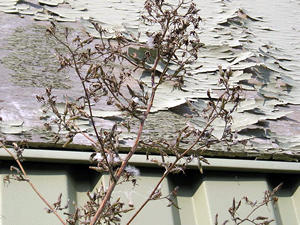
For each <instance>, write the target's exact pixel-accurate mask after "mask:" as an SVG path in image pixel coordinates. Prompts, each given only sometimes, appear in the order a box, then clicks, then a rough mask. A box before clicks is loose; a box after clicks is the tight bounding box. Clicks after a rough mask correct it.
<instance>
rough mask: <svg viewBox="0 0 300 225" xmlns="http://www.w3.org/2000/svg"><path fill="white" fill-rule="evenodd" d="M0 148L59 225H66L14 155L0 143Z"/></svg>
mask: <svg viewBox="0 0 300 225" xmlns="http://www.w3.org/2000/svg"><path fill="white" fill-rule="evenodd" d="M0 147H1V148H3V149H4V150H5V151H6V152H7V153H8V154H9V155H10V156H11V157H12V158H13V159H14V160H15V161H16V162H17V164H18V166H19V168H20V170H21V172H22V174H23V175H24V177H25V181H26V182H27V183H28V184H29V185H30V187H31V188H32V190H33V191H34V192H35V193H36V194H37V195H38V196H39V198H40V199H41V200H42V201H43V202H44V203H45V204H46V205H47V207H48V208H49V209H50V211H51V212H53V213H54V214H55V216H56V217H57V218H58V219H59V221H60V222H61V224H63V225H67V223H66V222H65V221H64V220H63V219H62V218H61V216H60V215H58V213H57V211H56V210H55V209H54V208H53V207H52V206H51V205H50V203H49V202H48V201H47V200H46V199H45V198H44V197H43V195H42V194H41V193H40V192H39V191H38V189H37V188H36V187H35V186H34V184H33V183H32V182H31V181H30V179H29V177H28V176H27V173H26V171H25V169H24V167H23V166H22V163H21V162H20V160H19V159H18V158H17V157H16V156H15V155H14V154H12V153H11V152H10V151H9V150H8V149H7V148H6V147H5V145H4V144H3V143H2V142H0Z"/></svg>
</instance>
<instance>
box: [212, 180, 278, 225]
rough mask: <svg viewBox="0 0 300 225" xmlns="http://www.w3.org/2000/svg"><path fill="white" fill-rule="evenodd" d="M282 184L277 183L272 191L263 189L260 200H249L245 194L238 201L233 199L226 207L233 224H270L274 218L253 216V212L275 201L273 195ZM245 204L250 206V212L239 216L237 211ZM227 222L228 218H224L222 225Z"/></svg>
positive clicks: (216, 221)
mask: <svg viewBox="0 0 300 225" xmlns="http://www.w3.org/2000/svg"><path fill="white" fill-rule="evenodd" d="M281 186H282V183H281V184H279V185H278V186H277V187H275V188H274V189H273V190H272V191H269V190H267V191H265V193H264V197H263V200H261V201H259V202H258V201H251V200H250V199H249V198H248V197H247V196H245V197H243V198H242V199H241V200H239V201H238V202H236V201H235V199H233V201H232V206H231V207H230V208H229V209H228V212H229V214H230V216H231V221H233V222H234V224H235V225H240V224H243V223H248V224H249V223H250V224H254V225H268V224H271V223H272V222H273V221H274V219H270V218H268V217H266V216H254V215H253V214H254V213H255V212H256V211H257V210H258V209H259V208H261V207H263V206H267V205H268V204H270V202H271V203H276V202H277V200H278V198H277V197H276V196H275V194H276V192H277V191H278V190H279V189H280V187H281ZM243 202H244V204H246V205H248V206H250V207H251V210H250V212H249V213H248V214H247V215H246V216H244V217H241V216H240V215H239V213H238V210H239V209H240V207H241V205H242V204H243ZM228 222H229V220H226V221H224V222H223V223H222V225H225V224H227V223H228ZM218 224H219V223H218V214H217V215H216V217H215V225H218Z"/></svg>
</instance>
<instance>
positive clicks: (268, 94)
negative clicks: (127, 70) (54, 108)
mask: <svg viewBox="0 0 300 225" xmlns="http://www.w3.org/2000/svg"><path fill="white" fill-rule="evenodd" d="M198 7H199V8H200V9H201V11H200V15H201V17H202V19H203V21H202V24H201V27H202V30H201V32H200V37H201V41H202V42H203V43H204V44H205V46H204V47H203V49H202V51H201V52H200V53H199V60H198V62H197V63H196V64H195V65H193V76H187V77H186V78H185V82H184V87H183V90H184V91H179V90H174V89H172V88H170V87H169V86H168V84H165V85H163V86H161V87H160V89H159V90H158V94H157V96H158V98H157V101H156V102H155V104H154V109H153V113H152V114H151V116H150V120H149V122H148V123H147V126H146V130H145V135H154V136H160V135H162V134H164V135H166V137H169V136H170V135H171V133H172V132H171V131H175V130H176V129H175V127H176V128H180V126H183V125H184V124H185V122H187V121H186V119H184V117H183V111H184V107H185V105H184V103H185V102H186V101H187V99H189V100H193V104H194V105H195V106H196V107H198V108H201V107H203V106H204V104H205V100H206V91H207V89H211V90H212V92H215V93H218V91H220V87H219V86H218V85H217V83H218V76H217V71H218V65H221V66H222V67H223V68H227V67H231V69H232V70H233V77H232V80H231V82H232V83H233V84H239V85H241V86H242V88H243V89H244V90H245V91H244V94H243V96H242V97H243V101H242V102H241V104H240V107H239V108H238V111H237V112H235V113H234V123H233V128H234V129H235V130H236V131H237V132H238V139H240V140H248V142H247V145H245V146H239V145H238V146H235V147H234V148H233V149H232V150H231V151H230V152H228V151H227V150H226V149H223V148H222V147H220V148H218V149H215V150H213V151H211V152H212V153H207V154H211V155H226V154H227V155H228V156H230V157H232V156H243V157H252V156H254V157H258V158H266V159H271V158H273V159H282V160H295V159H299V158H300V128H299V127H300V126H299V125H300V124H299V123H300V113H299V112H300V89H299V87H300V83H299V82H300V72H299V71H300V47H299V46H300V3H299V2H298V1H288V0H282V1H280V2H273V1H259V0H255V1H242V0H237V1H217V0H215V1H206V0H204V1H201V3H198ZM0 11H1V12H2V13H0V28H1V30H2V33H3V34H2V35H1V37H0V43H1V46H2V47H0V62H1V64H0V72H1V76H2V80H3V81H2V83H1V84H0V88H1V89H0V94H1V95H0V116H1V118H2V121H1V122H0V135H1V136H2V137H4V136H5V137H6V138H7V139H9V140H20V139H23V138H26V139H28V140H29V141H31V142H33V143H51V140H52V139H51V138H52V136H51V135H52V134H51V133H49V132H48V131H46V130H45V129H44V128H43V123H44V122H45V121H43V119H42V120H40V117H41V116H42V117H43V114H42V113H41V110H40V105H39V104H38V103H37V102H36V101H35V99H34V95H35V94H40V93H42V92H43V88H44V87H45V86H47V83H51V84H53V86H55V87H56V88H57V90H55V91H56V92H57V94H59V95H61V94H62V95H63V94H65V93H67V92H68V93H69V95H74V96H76V94H78V93H77V90H78V89H79V88H80V87H79V86H78V84H77V83H76V80H75V79H76V78H75V77H74V76H73V75H72V73H67V74H63V73H62V74H56V76H53V73H54V70H55V68H54V67H53V66H54V65H55V64H51V65H49V64H47V61H49V60H50V61H51V62H52V61H53V60H54V58H53V54H52V53H51V44H50V45H48V44H45V43H46V42H45V41H44V40H42V39H43V27H46V26H47V24H48V22H47V21H48V20H50V19H56V20H57V21H60V22H65V23H62V24H63V25H67V26H71V27H75V28H76V29H78V28H80V29H81V30H86V31H88V32H90V33H91V34H95V31H94V30H93V29H92V26H91V25H90V24H89V22H88V19H93V20H94V21H97V22H99V23H100V24H101V25H102V26H104V27H105V28H106V29H108V31H109V36H113V35H114V31H115V30H119V31H122V32H124V35H128V37H129V36H130V35H129V34H130V33H132V34H137V33H138V32H142V33H143V32H145V31H148V30H149V28H148V27H145V26H144V25H143V24H141V22H140V19H139V15H140V13H141V12H142V11H143V1H130V0H125V1H118V0H111V1H108V0H106V1H104V0H102V1H97V2H96V1H95V2H91V1H88V0H78V1H77V0H66V1H63V0H40V1H34V0H29V1H16V0H0ZM10 20H13V21H14V24H15V25H12V24H11V23H9V21H10ZM66 22H67V23H66ZM151 29H155V28H153V27H151ZM26 35H28V37H29V38H27V39H25V38H24V37H26ZM140 41H141V42H144V41H146V37H145V36H143V35H142V36H141V39H140ZM34 44H35V45H36V46H34ZM41 47H43V48H44V49H42V48H41ZM39 49H41V50H40V51H39ZM34 52H36V54H34ZM30 57H31V58H30ZM47 57H48V58H47ZM36 62H40V64H38V63H36ZM24 72H26V74H25V75H24ZM65 77H66V78H67V79H64V78H65ZM44 78H45V79H44ZM143 79H144V81H145V82H146V83H147V81H148V80H147V77H144V78H143ZM66 88H68V89H66ZM102 103H103V104H102ZM61 104H62V105H63V99H61ZM104 105H105V104H104V102H100V103H99V105H97V106H95V110H96V112H97V113H98V119H97V126H99V127H104V128H109V127H111V126H112V124H113V123H114V120H115V119H116V118H117V119H120V117H121V116H122V115H120V114H119V112H118V111H116V109H114V108H112V107H108V106H104ZM108 115H115V116H114V117H109V118H108ZM78 123H79V125H80V126H81V128H82V129H84V130H86V131H87V132H88V131H89V130H90V124H89V121H86V120H82V121H79V122H78ZM192 123H194V124H195V125H197V124H198V125H199V124H201V120H193V121H192ZM174 124H176V126H174ZM214 126H215V130H216V132H217V131H218V130H220V129H221V123H218V122H216V123H215V124H214ZM133 137H134V132H132V133H124V134H123V135H122V136H121V138H123V143H124V145H125V146H126V145H129V144H130V143H131V141H132V139H133ZM75 143H77V144H82V145H86V144H87V143H86V142H85V141H84V139H83V138H80V137H79V138H78V139H76V140H75Z"/></svg>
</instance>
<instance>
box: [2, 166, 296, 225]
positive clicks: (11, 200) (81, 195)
mask: <svg viewBox="0 0 300 225" xmlns="http://www.w3.org/2000/svg"><path fill="white" fill-rule="evenodd" d="M25 166H26V168H27V171H28V173H29V175H30V177H31V180H32V182H33V183H34V184H35V185H36V186H37V187H38V189H39V190H40V192H41V193H42V194H43V195H44V196H45V197H46V198H47V199H48V200H49V201H50V202H52V203H53V202H55V201H56V200H57V198H58V195H59V194H60V193H62V194H63V202H66V201H67V199H71V200H72V201H73V200H74V201H75V202H76V204H78V205H82V204H83V203H84V201H85V200H86V194H85V193H86V192H87V191H88V190H90V191H92V190H93V189H94V188H95V187H97V186H98V185H97V184H98V183H99V182H100V181H101V182H104V184H106V183H107V177H106V176H102V177H101V176H100V175H98V174H97V173H95V172H93V171H91V170H89V169H88V167H87V166H73V165H69V166H62V165H60V164H45V163H44V164H40V163H35V164H25ZM8 167H9V164H7V163H2V168H1V170H0V173H1V175H0V177H1V188H0V191H1V193H0V201H1V204H0V224H1V225H18V224H31V225H41V224H42V225H54V224H59V222H58V221H57V219H56V218H55V217H54V215H51V214H47V213H46V210H45V206H44V205H43V203H42V202H41V201H40V200H39V199H38V197H37V196H36V195H35V194H34V193H33V192H32V191H31V189H30V187H29V186H28V184H26V183H25V182H16V181H12V182H11V183H10V184H6V183H4V182H3V178H4V176H5V175H7V174H8V173H9V170H8ZM140 171H141V176H139V177H138V185H136V186H135V187H134V188H133V187H132V184H131V183H123V184H122V185H120V186H119V187H118V188H117V189H116V192H115V193H117V195H120V196H121V199H122V200H124V201H125V202H126V203H128V202H131V201H132V202H133V203H134V205H135V207H138V206H139V205H140V204H141V203H142V202H143V201H144V200H145V199H146V196H147V195H148V194H149V193H150V191H151V190H152V188H153V186H154V185H155V184H156V183H157V181H158V180H159V178H160V176H161V174H162V172H163V171H162V170H160V169H150V168H140ZM282 181H283V182H284V186H283V187H282V189H281V190H280V191H279V192H278V194H277V196H278V201H277V203H276V204H274V205H272V204H269V205H268V206H264V207H262V208H260V209H259V210H258V211H257V212H256V213H255V214H254V216H258V215H259V216H267V217H270V218H274V219H275V220H276V222H273V223H272V224H274V225H275V224H276V225H284V224H288V225H297V224H300V214H299V212H300V210H299V209H300V187H299V184H300V179H299V175H291V176H290V175H285V176H279V175H272V176H269V175H266V174H254V173H236V172H230V173H225V172H221V171H220V172H218V171H214V172H205V174H204V175H201V174H200V173H199V172H198V171H197V170H190V171H187V173H186V174H180V175H171V176H169V177H168V179H167V180H165V182H164V183H163V185H162V192H163V194H168V193H169V192H170V191H171V190H173V188H174V187H176V186H179V188H180V189H179V192H178V196H177V199H176V202H177V203H178V205H179V207H180V209H179V210H178V209H176V208H175V207H166V206H167V204H168V202H167V201H165V200H159V201H151V202H150V203H149V204H148V205H147V206H146V208H145V209H144V210H143V211H142V213H141V214H140V215H139V216H138V217H137V218H136V220H135V222H134V223H133V224H136V225H138V224H143V225H152V224H163V225H186V224H187V225H214V220H215V215H216V214H217V213H218V215H219V221H220V222H223V221H224V220H226V219H230V215H229V213H228V209H229V208H230V207H231V206H232V200H233V198H235V199H236V201H238V200H239V199H241V198H242V197H244V196H248V197H249V199H250V200H253V201H256V200H257V201H260V200H262V198H263V194H264V191H266V190H271V189H272V188H274V186H276V185H277V184H279V183H280V182H282ZM70 210H72V207H71V209H70ZM250 211H251V207H250V206H247V205H245V204H243V205H242V206H241V209H240V210H239V215H240V216H241V217H242V216H245V215H246V214H247V213H249V212H250ZM130 215H132V213H129V214H127V215H126V216H124V217H123V221H124V223H122V224H125V223H126V222H127V221H128V219H129V218H130ZM220 224H222V223H220ZM228 224H233V223H230V222H229V223H228ZM243 224H250V223H243Z"/></svg>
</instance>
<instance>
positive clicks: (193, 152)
mask: <svg viewBox="0 0 300 225" xmlns="http://www.w3.org/2000/svg"><path fill="white" fill-rule="evenodd" d="M141 18H142V20H143V22H144V23H145V24H146V25H149V26H153V27H159V29H157V31H153V32H152V33H147V34H146V35H147V36H148V39H149V41H148V43H140V42H139V41H138V40H139V37H134V36H133V35H132V36H131V38H130V39H128V38H126V37H125V36H124V35H122V33H117V34H116V36H115V37H114V38H105V36H106V31H105V30H104V29H103V28H102V27H101V26H100V25H99V24H97V23H94V22H92V23H93V25H94V28H95V29H96V30H97V32H98V34H99V38H95V37H92V36H90V35H89V34H87V35H86V36H85V37H80V36H76V37H75V38H74V36H73V37H71V36H72V35H70V34H69V31H68V29H66V30H65V33H64V37H62V36H61V34H58V33H57V25H56V24H55V23H52V26H51V27H49V29H48V30H47V31H48V34H49V35H50V36H51V37H52V38H54V39H55V40H56V41H57V42H58V43H59V44H60V45H62V46H64V47H65V49H67V52H68V53H67V54H65V53H62V52H57V54H58V57H59V61H60V68H59V69H66V68H69V69H71V70H74V73H75V74H76V75H77V78H78V82H80V83H81V86H82V93H83V94H82V96H80V97H79V98H77V99H75V100H72V98H68V97H66V102H65V109H64V112H63V113H61V112H59V110H58V108H57V102H56V101H57V97H56V96H55V95H54V94H53V91H52V89H51V88H47V89H46V92H45V94H44V95H41V96H37V99H38V101H39V102H41V103H42V104H43V105H44V106H47V108H48V110H50V111H51V112H52V113H54V115H55V119H52V120H51V121H50V122H51V123H52V124H56V126H58V133H57V135H56V140H55V141H59V140H64V141H65V144H64V146H67V145H68V144H69V143H71V142H72V141H73V139H74V137H75V136H76V135H83V136H84V137H85V138H86V139H87V140H88V141H90V142H91V144H92V146H93V149H94V153H93V154H92V155H91V160H92V161H93V164H92V166H91V168H92V169H94V170H96V171H98V172H99V173H108V174H109V176H110V182H109V186H108V187H104V185H100V186H99V187H98V189H97V190H96V191H95V192H93V193H90V192H88V193H87V196H88V201H87V202H86V204H85V205H83V206H78V207H76V208H75V211H74V212H73V213H66V212H65V209H66V208H67V207H68V206H62V202H61V195H60V196H59V198H58V200H57V202H55V203H54V204H50V203H48V201H47V200H45V198H44V197H43V196H41V194H40V193H39V192H38V190H37V189H36V188H35V186H34V185H33V184H32V183H31V181H30V178H29V177H28V176H27V174H26V172H25V170H24V168H23V166H22V163H21V158H20V156H21V153H20V148H19V147H18V146H17V145H16V146H15V149H16V151H17V155H14V154H12V153H11V152H10V151H8V149H7V148H6V147H5V146H4V144H3V143H1V147H2V148H4V149H5V150H7V151H8V152H9V154H10V155H11V156H12V157H13V158H14V159H15V161H16V162H17V163H18V166H19V168H16V167H12V170H13V171H14V174H15V175H14V177H13V178H15V179H17V180H22V181H25V182H28V183H29V184H30V185H31V187H32V188H33V190H34V191H35V192H36V193H37V194H38V195H39V197H40V198H41V199H42V200H43V201H44V203H45V204H46V205H47V207H48V212H49V213H54V214H55V215H56V216H57V218H58V219H59V221H60V222H61V224H63V225H67V224H69V225H75V224H89V225H95V224H119V223H120V221H121V216H122V214H124V213H126V212H128V211H131V210H135V213H134V215H133V216H132V218H131V219H130V220H129V221H128V222H127V224H130V223H131V222H132V221H133V220H134V218H135V217H136V216H137V215H138V214H139V213H140V211H141V210H142V209H143V208H144V207H145V206H146V204H147V203H148V202H150V201H153V200H158V199H162V198H164V199H168V200H169V202H170V204H169V206H175V207H177V206H176V204H175V203H174V201H173V199H174V197H176V193H177V188H175V189H174V190H173V191H172V192H171V193H167V194H164V193H162V192H161V189H160V187H161V183H162V181H163V180H164V179H165V178H166V177H167V176H168V174H170V173H178V172H182V171H184V170H185V168H186V167H187V166H188V164H189V163H190V162H191V161H193V160H197V161H198V163H199V169H200V170H201V163H202V162H204V163H208V162H207V160H206V159H205V158H204V157H203V156H202V154H203V152H204V151H206V150H207V149H210V148H211V146H213V145H215V144H220V143H223V144H224V145H226V146H230V145H231V144H232V143H234V140H233V139H234V135H233V133H232V131H231V124H232V116H231V114H232V112H233V111H235V110H236V108H237V106H238V103H239V100H240V91H241V88H240V87H239V86H230V84H229V79H230V77H231V75H232V71H231V70H230V68H228V69H226V70H223V69H222V68H221V67H220V68H219V73H220V74H219V75H220V78H219V85H220V86H222V87H223V93H221V94H219V96H218V97H217V98H212V97H211V93H210V91H209V90H208V91H207V107H206V109H205V110H203V111H201V112H199V111H198V110H197V109H195V108H192V107H191V112H192V115H191V116H194V117H202V118H204V119H205V121H206V123H205V126H201V127H197V126H191V125H186V126H185V127H183V128H182V129H180V130H178V131H177V132H176V135H175V136H176V138H174V139H173V140H169V139H163V138H160V139H155V138H147V139H142V133H143V129H144V125H145V122H146V121H147V118H148V116H149V114H150V112H151V108H152V107H153V102H154V99H155V97H156V91H157V89H158V88H159V87H160V86H161V85H163V84H164V83H166V82H167V83H168V84H172V85H173V87H174V88H178V89H180V88H181V87H182V85H184V77H185V76H189V75H191V71H190V65H192V64H193V63H194V62H195V61H196V60H197V59H198V52H199V51H200V50H201V48H202V47H203V44H202V43H201V41H200V39H199V36H198V32H197V30H198V29H199V28H200V21H201V17H200V16H199V10H198V9H197V8H196V5H195V4H194V3H193V2H190V1H186V0H180V1H179V3H178V4H177V5H175V6H174V5H170V4H168V3H167V2H165V1H163V0H146V1H145V14H144V15H142V17H141ZM116 65H118V66H116ZM170 67H172V68H173V69H172V70H170V69H169V68H170ZM159 68H160V69H159ZM141 73H146V74H148V76H149V78H150V80H151V82H150V87H149V85H148V86H147V85H146V83H145V82H143V81H142V80H141V79H140V78H139V77H138V76H137V74H141ZM71 97H72V96H71ZM103 99H104V100H105V102H106V104H108V105H110V106H114V107H115V108H116V109H118V110H120V111H122V112H123V113H124V115H126V117H124V120H123V121H116V122H115V124H114V125H113V126H112V128H111V129H110V130H104V129H99V128H97V126H96V122H95V117H94V115H93V109H94V105H97V103H98V102H99V101H100V100H103ZM79 118H84V119H87V120H89V121H90V124H91V126H92V127H93V133H94V136H90V135H88V134H87V133H86V132H84V131H82V130H80V128H79V127H78V126H77V125H76V120H77V119H79ZM219 118H221V119H222V120H223V121H225V123H224V124H225V125H224V130H223V135H222V137H221V138H217V137H215V136H214V135H213V130H214V129H213V126H212V123H213V122H214V121H215V120H216V119H219ZM133 119H134V120H135V121H138V127H137V132H136V137H135V141H134V143H133V145H132V146H131V147H130V149H129V150H128V152H127V155H126V157H124V158H121V157H120V156H119V154H118V151H119V146H120V143H119V135H120V132H122V129H131V126H132V123H131V121H132V120H133ZM50 122H49V123H50ZM47 125H48V126H47V127H48V128H49V124H47ZM61 131H67V134H66V135H62V134H61ZM139 148H141V149H142V148H147V149H159V152H160V153H161V161H153V163H156V164H158V165H160V166H162V167H164V169H165V170H164V173H163V175H162V176H161V178H160V180H159V182H158V183H157V184H156V185H155V186H154V187H153V189H152V192H151V193H150V194H149V196H148V197H146V200H145V202H144V203H143V204H142V205H141V206H139V207H138V208H136V209H134V208H133V206H129V207H127V206H126V205H125V204H124V203H123V202H121V201H120V199H119V198H117V200H115V201H113V200H112V198H111V196H112V194H113V192H114V190H115V187H116V186H117V185H119V184H120V183H123V182H131V183H132V185H135V184H136V182H137V180H136V176H137V175H138V174H139V171H138V170H137V169H136V168H134V167H132V166H130V165H129V161H130V159H131V157H132V156H133V155H134V154H135V153H136V151H137V150H138V149H139ZM169 155H172V156H175V160H174V161H173V162H168V161H167V160H165V159H166V158H167V157H168V156H169ZM9 179H10V178H9V177H8V178H7V180H9ZM273 195H274V194H273V192H272V193H269V194H268V198H266V199H265V200H264V202H262V203H261V204H259V205H258V206H255V207H256V208H254V209H253V211H256V209H257V208H259V207H261V206H262V205H264V204H267V203H268V202H270V201H272V200H271V197H270V196H273ZM114 199H115V198H114ZM246 202H249V201H247V200H246ZM240 204H241V201H239V202H238V205H237V206H236V203H234V204H233V206H232V207H231V208H230V214H231V217H232V220H233V221H234V222H235V223H236V224H241V223H242V222H243V221H246V220H247V221H250V217H249V216H250V215H251V214H252V212H251V213H250V214H249V216H248V217H247V218H244V219H240V218H238V217H237V213H236V211H237V209H238V208H239V205H240ZM58 211H63V212H65V213H64V215H65V216H66V217H67V218H64V217H63V216H61V215H60V214H59V213H58ZM259 219H260V218H256V219H255V220H259ZM255 220H252V222H253V224H261V223H256V222H255ZM262 220H266V219H264V218H262ZM268 221H269V220H268ZM123 222H124V221H123ZM216 224H218V222H217V219H216ZM223 224H225V223H223ZM263 224H268V223H267V220H266V222H265V223H263Z"/></svg>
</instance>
